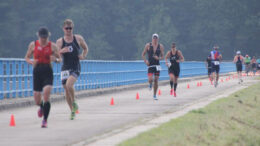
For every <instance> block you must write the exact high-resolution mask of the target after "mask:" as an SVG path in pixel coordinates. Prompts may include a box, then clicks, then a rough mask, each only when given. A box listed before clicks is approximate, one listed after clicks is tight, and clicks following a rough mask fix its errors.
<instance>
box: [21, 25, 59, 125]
mask: <svg viewBox="0 0 260 146" xmlns="http://www.w3.org/2000/svg"><path fill="white" fill-rule="evenodd" d="M37 34H38V38H39V39H38V40H36V41H33V42H31V43H30V44H29V47H28V50H27V53H26V55H25V60H26V62H27V63H29V64H31V65H33V91H34V93H33V96H34V100H35V103H36V105H38V106H39V107H40V109H39V110H38V116H39V117H42V116H43V120H42V128H46V127H47V119H48V116H49V112H50V108H51V103H50V94H51V90H52V84H53V71H52V66H51V61H56V62H60V61H61V57H60V55H59V53H58V48H57V46H56V44H55V43H53V42H51V41H49V36H50V33H49V31H48V29H47V28H45V27H42V28H40V29H39V31H38V33H37ZM32 56H33V60H31V57H32ZM42 92H43V93H42ZM41 94H43V101H42V98H41V96H42V95H41Z"/></svg>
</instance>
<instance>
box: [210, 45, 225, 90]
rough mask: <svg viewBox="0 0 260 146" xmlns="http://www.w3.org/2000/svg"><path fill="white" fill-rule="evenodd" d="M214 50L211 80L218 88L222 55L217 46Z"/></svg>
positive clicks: (211, 55) (211, 54) (212, 53)
mask: <svg viewBox="0 0 260 146" xmlns="http://www.w3.org/2000/svg"><path fill="white" fill-rule="evenodd" d="M213 49H214V50H213V51H211V52H210V58H211V65H212V70H211V73H212V76H211V80H212V81H214V85H215V87H217V86H218V79H219V70H220V61H221V59H222V55H221V54H220V52H219V51H218V49H219V47H218V46H217V45H215V46H214V47H213Z"/></svg>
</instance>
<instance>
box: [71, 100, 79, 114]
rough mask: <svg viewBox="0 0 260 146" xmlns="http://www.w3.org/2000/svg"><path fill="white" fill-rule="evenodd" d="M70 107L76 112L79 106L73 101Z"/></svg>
mask: <svg viewBox="0 0 260 146" xmlns="http://www.w3.org/2000/svg"><path fill="white" fill-rule="evenodd" d="M72 107H73V109H72V110H73V111H74V112H76V111H77V110H78V109H79V106H78V104H77V103H76V102H73V104H72Z"/></svg>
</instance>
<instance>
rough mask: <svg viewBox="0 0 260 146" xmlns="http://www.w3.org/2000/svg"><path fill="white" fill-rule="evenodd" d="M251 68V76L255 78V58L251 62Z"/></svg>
mask: <svg viewBox="0 0 260 146" xmlns="http://www.w3.org/2000/svg"><path fill="white" fill-rule="evenodd" d="M251 66H252V71H253V74H254V76H255V73H256V68H257V63H256V58H255V56H253V58H252V60H251Z"/></svg>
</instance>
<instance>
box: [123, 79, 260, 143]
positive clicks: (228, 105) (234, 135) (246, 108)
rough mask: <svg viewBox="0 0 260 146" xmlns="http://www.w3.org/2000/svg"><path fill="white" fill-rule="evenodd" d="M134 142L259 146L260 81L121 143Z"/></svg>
mask: <svg viewBox="0 0 260 146" xmlns="http://www.w3.org/2000/svg"><path fill="white" fill-rule="evenodd" d="M133 145H136V146H173V145H176V146H185V145H187V146H192V145H194V146H203V145H214V146H215V145H216V146H240V145H241V146H260V83H257V84H255V85H252V86H250V87H248V88H246V89H243V90H241V91H238V92H236V93H234V94H232V95H230V96H229V97H228V98H222V99H219V100H217V101H215V102H213V103H211V104H210V105H208V106H206V107H205V108H201V109H198V110H193V111H190V112H189V113H188V114H186V115H184V116H182V117H179V118H177V119H173V120H171V121H170V122H168V123H165V124H162V125H161V126H160V127H158V128H154V129H152V130H150V131H147V132H144V133H142V134H140V135H138V136H137V137H135V138H132V139H129V140H127V141H125V142H123V143H121V144H120V146H133Z"/></svg>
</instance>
